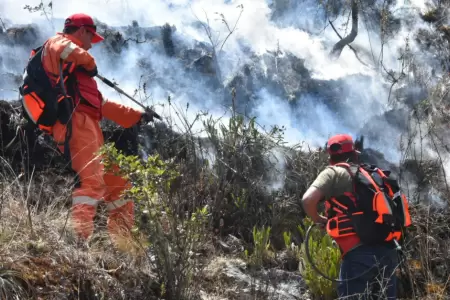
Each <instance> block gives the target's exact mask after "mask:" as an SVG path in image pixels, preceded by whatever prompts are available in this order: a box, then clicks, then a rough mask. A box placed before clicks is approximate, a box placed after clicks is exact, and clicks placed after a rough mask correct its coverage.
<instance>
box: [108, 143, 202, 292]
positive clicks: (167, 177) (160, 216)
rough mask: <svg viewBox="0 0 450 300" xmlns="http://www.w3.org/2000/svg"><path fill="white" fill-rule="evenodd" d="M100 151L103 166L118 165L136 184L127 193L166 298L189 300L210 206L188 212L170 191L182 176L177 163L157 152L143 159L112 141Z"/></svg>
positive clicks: (126, 195) (118, 172) (121, 172)
mask: <svg viewBox="0 0 450 300" xmlns="http://www.w3.org/2000/svg"><path fill="white" fill-rule="evenodd" d="M100 154H101V155H102V157H103V164H104V165H105V169H107V170H112V167H113V166H114V165H115V166H118V167H119V171H117V174H120V175H121V176H123V177H124V178H127V179H128V180H130V182H132V183H133V187H131V188H130V189H128V190H127V191H126V192H125V195H124V197H130V198H131V199H133V200H134V202H135V204H136V209H135V211H136V223H137V224H138V226H137V228H138V229H137V228H136V231H139V233H140V234H141V235H145V236H146V237H148V238H147V239H148V240H147V241H146V242H147V246H146V247H147V249H145V251H146V252H149V256H151V257H153V258H154V262H152V266H153V269H154V271H155V272H157V274H158V275H159V277H160V282H161V294H164V295H163V296H164V297H165V298H166V299H189V294H190V293H191V292H193V289H194V286H195V285H194V284H192V283H193V280H192V279H193V277H194V276H195V274H194V270H195V268H196V261H195V258H194V254H195V253H198V250H199V249H200V248H201V247H202V246H203V245H204V244H205V241H206V239H207V222H208V219H209V215H208V209H207V206H203V207H201V206H195V205H193V207H191V208H190V210H188V211H187V210H186V208H185V207H184V206H183V204H184V202H183V201H181V199H180V196H179V195H178V196H177V193H176V192H174V191H173V189H172V184H173V182H174V180H176V179H177V180H178V179H179V178H180V176H179V171H178V168H179V166H177V165H175V164H172V163H170V162H165V161H163V160H161V159H160V157H159V156H158V155H153V156H148V158H147V160H146V161H142V160H141V159H139V157H137V156H126V155H124V154H123V153H121V152H120V151H118V150H117V149H116V148H115V147H114V146H113V144H106V145H105V146H104V147H103V148H102V150H101V152H100Z"/></svg>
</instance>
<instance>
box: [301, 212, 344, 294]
mask: <svg viewBox="0 0 450 300" xmlns="http://www.w3.org/2000/svg"><path fill="white" fill-rule="evenodd" d="M303 224H304V225H305V227H309V226H310V225H312V224H313V222H312V220H311V219H310V218H305V219H304V221H303ZM298 230H299V231H300V232H301V233H302V235H303V236H305V232H304V230H303V229H302V227H301V226H298ZM305 242H306V241H305ZM308 246H309V251H310V254H311V257H312V259H313V263H314V265H315V266H316V267H317V268H318V269H319V270H321V271H322V273H323V274H325V275H327V276H328V277H330V278H338V276H339V269H340V260H341V253H340V250H339V248H338V247H336V246H335V245H334V244H333V239H332V238H330V236H328V235H327V234H326V233H325V234H324V232H323V230H322V229H320V228H317V227H315V228H313V229H312V230H311V232H310V239H309V241H308ZM298 253H299V260H300V264H299V269H300V272H301V273H302V276H303V278H304V280H305V282H306V284H307V285H308V287H309V289H310V290H311V293H312V294H313V296H314V297H315V298H316V299H324V300H328V299H336V296H337V294H336V290H335V288H334V283H333V282H331V281H330V280H328V279H326V278H324V277H322V276H321V275H320V274H318V273H317V272H316V271H315V270H314V269H313V268H312V267H311V264H310V262H309V261H308V259H307V257H306V249H305V244H304V243H303V244H302V245H301V247H300V249H299V250H298Z"/></svg>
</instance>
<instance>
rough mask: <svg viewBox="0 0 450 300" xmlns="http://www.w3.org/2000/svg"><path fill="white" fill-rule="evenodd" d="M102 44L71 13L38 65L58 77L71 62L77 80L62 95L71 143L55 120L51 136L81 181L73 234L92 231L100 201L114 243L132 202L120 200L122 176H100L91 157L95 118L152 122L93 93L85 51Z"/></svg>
mask: <svg viewBox="0 0 450 300" xmlns="http://www.w3.org/2000/svg"><path fill="white" fill-rule="evenodd" d="M102 40H103V37H102V36H100V35H99V34H98V33H97V32H96V26H95V24H94V21H93V19H92V18H91V17H90V16H88V15H85V14H74V15H72V16H70V17H68V18H67V19H66V21H65V24H64V30H63V32H62V33H57V34H56V35H55V36H53V37H51V38H50V39H48V40H47V41H46V43H45V44H44V46H43V47H44V49H43V58H42V65H43V67H44V69H45V72H46V73H47V74H48V75H49V77H50V78H51V76H52V75H53V76H56V75H54V74H58V69H59V60H60V59H62V60H64V62H70V63H72V69H73V72H72V73H71V74H72V75H73V77H74V78H75V79H76V80H73V81H71V83H70V84H67V93H68V95H69V96H71V97H72V99H73V103H74V107H75V108H74V110H73V114H72V121H71V127H72V128H71V136H70V139H69V141H68V143H66V144H64V139H65V137H66V133H67V128H68V127H67V126H66V125H64V124H62V123H61V122H59V121H58V122H57V123H56V124H55V125H54V126H53V128H52V135H53V138H54V139H55V141H56V142H57V144H58V147H59V149H60V150H61V151H62V152H63V153H64V151H65V149H64V147H65V146H64V145H68V146H69V148H70V149H69V150H70V159H71V164H72V169H73V170H74V171H75V172H77V174H78V176H79V179H80V185H79V187H77V188H75V189H74V191H73V193H72V215H71V216H72V224H73V227H74V230H75V233H76V234H77V235H78V236H79V237H80V238H82V239H83V240H87V239H88V238H89V237H90V236H91V234H92V233H93V229H94V224H93V219H94V216H95V213H96V207H97V205H98V204H99V203H100V202H101V201H104V202H105V203H106V205H107V210H108V212H109V215H108V231H109V234H110V236H111V237H112V238H113V240H115V239H116V238H117V237H119V235H122V236H123V235H129V233H130V229H131V227H132V225H133V222H134V203H133V202H132V201H131V200H125V199H122V197H121V193H122V192H123V191H124V189H126V188H128V187H129V183H128V182H127V181H125V180H124V179H123V178H121V177H118V176H115V175H113V174H105V172H104V167H103V165H102V164H101V158H100V157H99V156H98V155H97V153H96V152H97V151H98V150H99V149H100V147H101V146H102V145H103V142H104V140H103V135H102V131H101V128H100V124H99V122H100V120H101V119H102V117H104V118H106V119H109V120H112V121H114V122H116V123H117V124H119V125H120V126H122V127H125V128H129V127H131V126H133V125H135V124H136V123H138V122H140V121H141V120H144V121H146V122H148V121H151V120H152V116H151V115H150V114H147V113H145V112H141V111H137V110H134V109H132V108H129V107H126V106H123V105H121V104H118V103H115V102H111V101H108V100H107V99H105V98H104V97H103V96H102V94H101V93H100V91H99V90H98V88H97V82H96V81H95V80H94V78H93V77H94V76H95V75H96V74H97V67H96V63H95V60H94V58H93V57H92V56H91V54H89V53H88V50H89V49H90V48H91V45H92V44H94V43H98V42H101V41H102ZM55 78H56V77H55Z"/></svg>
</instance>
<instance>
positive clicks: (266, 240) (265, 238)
mask: <svg viewBox="0 0 450 300" xmlns="http://www.w3.org/2000/svg"><path fill="white" fill-rule="evenodd" d="M270 230H271V228H270V226H269V227H267V228H266V227H265V226H263V227H262V228H261V229H257V228H256V226H254V227H253V252H252V254H251V255H249V254H248V250H245V251H244V255H245V258H246V260H247V261H248V263H249V264H250V265H251V266H254V267H261V266H262V265H263V263H264V261H265V260H266V258H269V257H270V256H271V255H270V253H271V252H270V250H269V248H270Z"/></svg>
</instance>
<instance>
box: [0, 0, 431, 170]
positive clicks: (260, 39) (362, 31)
mask: <svg viewBox="0 0 450 300" xmlns="http://www.w3.org/2000/svg"><path fill="white" fill-rule="evenodd" d="M274 1H275V0H273V1H265V0H240V1H237V0H228V1H221V0H172V1H168V0H167V1H165V0H158V1H157V0H152V1H126V0H79V1H69V0H58V1H53V2H52V4H53V6H52V15H41V14H39V13H30V12H28V10H25V9H23V7H24V6H25V5H30V6H37V5H39V3H41V0H2V1H1V2H0V12H1V13H0V17H1V18H2V20H3V21H4V22H5V24H7V25H8V26H9V25H12V24H31V23H38V24H39V26H40V28H41V30H42V32H43V34H44V35H47V36H51V35H53V34H54V33H55V31H60V30H61V28H62V24H63V20H64V18H65V17H67V16H68V15H70V14H72V13H77V12H85V13H87V14H90V15H92V16H93V17H95V18H97V19H99V20H100V21H102V22H104V23H106V24H108V25H109V26H129V25H130V24H131V22H132V21H133V20H136V21H137V22H138V24H139V25H140V26H144V27H145V26H156V25H158V26H159V25H163V24H164V23H166V22H167V23H169V24H170V25H174V26H176V28H177V30H176V32H175V33H174V38H176V39H178V40H182V41H183V42H184V43H186V44H190V45H194V42H195V41H198V42H204V43H206V44H209V40H208V37H207V35H206V33H205V31H204V30H203V29H202V27H201V26H198V24H197V23H196V22H197V17H198V18H199V19H200V20H201V21H203V22H205V21H206V17H205V12H206V13H207V15H208V18H209V21H210V26H211V27H212V32H213V33H214V34H215V37H217V36H219V35H220V39H222V40H223V39H224V38H225V36H226V28H225V26H224V24H223V23H222V22H221V20H220V17H219V15H218V14H216V13H223V14H224V15H225V17H226V19H227V21H228V23H229V24H230V26H231V27H232V26H233V25H234V24H235V22H236V20H237V18H238V16H239V9H238V8H237V6H238V5H240V4H242V5H243V7H244V10H243V13H242V16H241V17H240V20H239V23H238V25H237V28H236V31H235V32H234V33H233V35H232V36H231V37H230V38H229V39H228V40H227V42H226V44H225V46H224V48H223V51H221V52H220V53H219V56H220V59H219V63H220V67H221V71H222V73H223V74H222V76H223V80H224V82H228V81H229V80H231V79H232V78H233V77H234V76H235V75H236V72H238V71H239V70H240V69H241V68H242V66H243V65H244V64H246V63H250V62H251V61H252V57H251V55H253V54H257V55H263V54H265V53H267V51H276V50H277V49H278V47H279V50H280V51H281V52H282V53H283V54H286V53H290V54H293V55H295V56H296V57H298V58H301V59H304V61H305V66H306V68H308V70H309V72H310V73H311V75H312V77H313V78H315V79H320V80H323V81H327V82H329V83H330V84H334V81H336V80H341V81H340V82H339V84H334V86H338V87H339V89H337V90H336V91H335V92H334V91H333V92H334V93H335V95H334V97H335V98H336V99H337V100H333V99H325V98H324V97H323V96H317V95H316V94H314V93H304V94H303V95H302V96H300V97H298V98H297V99H296V102H297V106H296V107H295V108H293V106H290V105H289V104H288V100H287V99H286V98H283V97H280V96H278V95H275V94H274V93H273V91H272V90H271V89H269V88H267V87H265V86H262V85H260V86H257V88H256V90H254V93H255V94H254V101H253V107H252V110H251V113H250V114H251V115H255V116H256V117H257V122H258V123H260V124H262V125H265V126H271V125H275V124H276V125H279V126H282V125H284V126H285V127H286V135H285V137H286V141H287V142H288V143H289V144H297V143H300V142H302V141H305V142H307V143H309V144H311V145H312V146H321V145H323V144H324V143H325V141H326V139H327V138H328V137H329V136H330V135H332V134H335V133H343V132H345V133H350V134H352V135H353V136H355V137H356V134H357V133H358V132H359V130H360V128H361V126H362V125H363V124H364V123H365V122H367V120H370V119H371V117H373V116H377V115H380V114H382V113H383V112H385V111H386V110H388V109H389V105H388V102H387V100H388V95H389V88H390V83H389V82H388V81H387V80H386V79H385V78H383V76H381V75H380V74H382V72H381V71H380V69H379V67H380V66H379V65H378V63H379V60H380V57H382V60H383V64H384V66H385V68H386V69H387V70H394V71H396V72H400V70H401V65H400V62H399V60H398V57H399V50H400V49H402V48H404V47H405V44H406V39H407V38H409V39H410V40H409V43H410V48H411V51H412V52H415V53H417V52H419V50H418V48H417V46H416V45H415V43H414V41H413V40H412V39H411V32H412V31H413V30H415V29H417V28H419V27H425V26H426V25H425V24H423V22H421V21H420V20H419V19H418V18H417V12H418V11H420V10H423V9H425V5H424V2H423V1H418V0H415V1H410V3H409V4H405V3H404V2H403V1H400V0H399V1H397V4H396V6H395V11H394V15H398V14H410V15H411V16H412V18H415V21H414V23H413V24H414V25H413V27H411V24H401V26H402V28H401V30H400V32H399V33H398V34H397V35H396V36H395V37H394V38H393V39H391V40H389V41H388V42H387V43H385V44H382V43H381V42H380V38H379V34H378V33H377V32H376V31H373V30H372V29H370V28H371V27H370V26H369V25H370V24H367V21H363V19H364V18H360V22H359V33H358V36H357V38H356V39H355V41H354V42H353V43H352V46H353V47H354V48H355V49H357V50H358V53H359V54H360V56H361V59H362V60H363V61H364V62H365V63H366V64H367V65H368V66H365V65H363V64H362V63H361V62H360V61H359V60H358V59H357V58H356V56H355V54H354V53H353V52H352V51H351V50H350V49H349V48H348V47H345V48H344V50H343V51H342V54H341V56H340V57H339V59H337V60H335V61H332V60H330V58H329V56H328V54H329V52H330V50H331V48H332V47H333V45H334V43H336V42H337V41H338V40H339V38H338V37H337V35H336V33H335V32H334V31H333V29H332V28H331V27H330V26H325V25H327V22H326V21H324V19H323V10H321V9H320V8H318V5H317V1H315V0H305V1H302V2H301V3H300V4H299V5H297V6H296V8H295V9H293V10H292V11H290V12H288V13H287V14H286V15H285V17H284V18H282V19H278V20H277V21H272V20H271V19H270V13H271V9H270V8H269V4H270V3H271V2H274ZM382 2H383V1H379V3H375V5H376V6H378V7H379V6H381V5H382ZM44 3H46V2H44ZM346 21H347V18H346V17H343V18H340V19H337V20H334V21H333V23H334V26H335V27H336V29H337V30H338V31H340V33H341V35H345V31H344V29H343V26H342V24H343V22H346ZM372 27H373V26H372ZM324 28H325V29H324ZM40 42H42V41H36V46H38V44H39V43H40ZM158 47H161V45H156V44H149V43H143V44H139V45H133V43H130V47H129V50H127V51H124V52H123V53H122V54H121V55H120V57H117V60H116V61H113V62H111V58H108V57H106V56H105V55H103V54H104V53H103V52H102V50H101V49H102V48H101V46H94V48H93V49H92V53H93V54H94V55H95V57H96V59H97V63H98V66H99V70H100V72H101V73H102V74H103V75H104V76H105V77H107V78H111V79H115V80H116V81H117V82H119V83H120V85H119V86H120V87H121V88H122V89H123V90H125V91H127V92H129V93H130V94H132V93H133V91H134V90H135V89H136V88H137V87H138V86H139V83H140V82H142V78H141V76H143V75H144V76H145V78H144V79H145V81H146V83H147V84H148V89H149V94H150V96H151V97H150V99H147V102H146V103H144V104H164V107H162V106H157V107H156V110H157V112H158V113H161V114H163V115H166V116H168V115H170V116H172V117H173V116H174V112H173V111H171V109H169V108H168V106H167V97H168V96H169V95H170V96H171V101H172V103H174V104H175V105H176V107H178V112H179V113H185V114H186V115H187V117H188V119H189V121H191V122H192V121H193V120H194V118H195V117H196V114H197V112H198V111H199V110H208V111H209V112H210V113H212V114H213V115H214V116H223V115H224V111H225V110H224V107H223V103H221V101H222V95H218V94H217V93H216V91H214V90H211V89H210V88H208V86H207V84H206V83H204V82H202V81H201V80H200V79H199V78H191V77H190V76H188V74H187V73H186V72H185V71H184V70H183V65H182V64H181V62H179V61H177V60H175V59H172V58H169V57H167V56H165V55H163V54H159V53H158V52H157V51H156V49H158ZM29 50H30V49H22V48H18V47H14V48H11V47H8V46H5V45H0V51H1V52H2V53H5V55H4V56H5V57H6V56H8V55H11V54H12V53H16V54H17V55H16V56H15V58H16V61H15V62H14V64H12V63H10V64H9V65H8V66H5V63H3V67H2V68H3V69H2V73H4V72H5V71H9V72H21V69H22V68H23V66H24V65H25V63H26V59H27V58H28V54H29ZM142 57H145V58H146V59H147V60H148V62H149V65H150V69H145V70H142V69H138V68H137V67H136V66H137V62H138V60H139V59H141V58H142ZM417 57H418V59H421V60H422V61H426V62H428V61H429V62H430V64H431V63H434V61H433V60H432V58H431V57H429V56H426V54H423V55H422V56H417ZM260 63H261V64H262V63H263V61H261V62H260ZM266 75H267V76H268V77H270V76H274V74H266ZM360 75H366V76H367V77H365V79H362V77H361V76H360ZM100 87H101V89H102V91H103V93H104V95H105V96H107V97H109V98H111V99H112V100H113V101H120V102H123V103H125V104H128V105H131V106H133V107H138V106H136V105H135V104H134V103H132V102H131V101H130V100H128V99H127V98H125V97H123V96H119V95H118V94H117V93H116V92H115V91H113V90H112V89H110V88H108V87H106V86H105V85H104V84H101V83H100ZM0 88H5V89H6V87H0ZM323 88H324V89H326V88H327V87H323ZM305 89H307V88H306V87H305ZM340 93H342V94H340ZM16 95H17V94H16V93H9V92H8V91H1V90H0V97H2V98H8V99H15V98H16ZM137 97H138V98H139V99H141V100H142V97H143V96H142V94H141V95H138V96H137ZM332 101H336V102H338V103H337V105H339V107H340V108H341V109H340V110H339V111H334V110H333V109H332V108H331V106H332V105H331V104H330V105H331V106H330V105H328V104H329V103H330V102H332ZM188 104H189V109H187V112H186V107H187V106H188ZM175 119H177V118H175ZM174 122H176V123H177V125H178V126H179V127H182V126H183V124H182V123H181V121H179V120H178V121H177V120H175V121H174ZM224 122H227V119H226V117H224ZM201 129H202V124H201V123H200V122H197V123H196V125H195V126H194V128H193V131H194V132H197V133H198V134H202V132H201ZM387 130H392V132H390V133H389V134H388V135H386V134H384V133H386V132H387ZM380 133H383V134H380V135H382V137H380V139H379V140H378V139H377V140H376V141H375V140H374V141H373V143H374V144H371V143H370V142H371V141H370V139H369V141H368V144H369V145H370V146H371V147H375V148H378V149H380V150H382V151H385V152H386V153H387V158H388V159H391V160H394V162H395V163H396V162H398V160H399V153H398V150H397V149H396V147H398V137H399V134H400V133H399V132H395V131H394V130H393V129H392V128H389V127H388V126H387V125H385V127H382V125H380ZM392 140H394V142H392Z"/></svg>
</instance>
